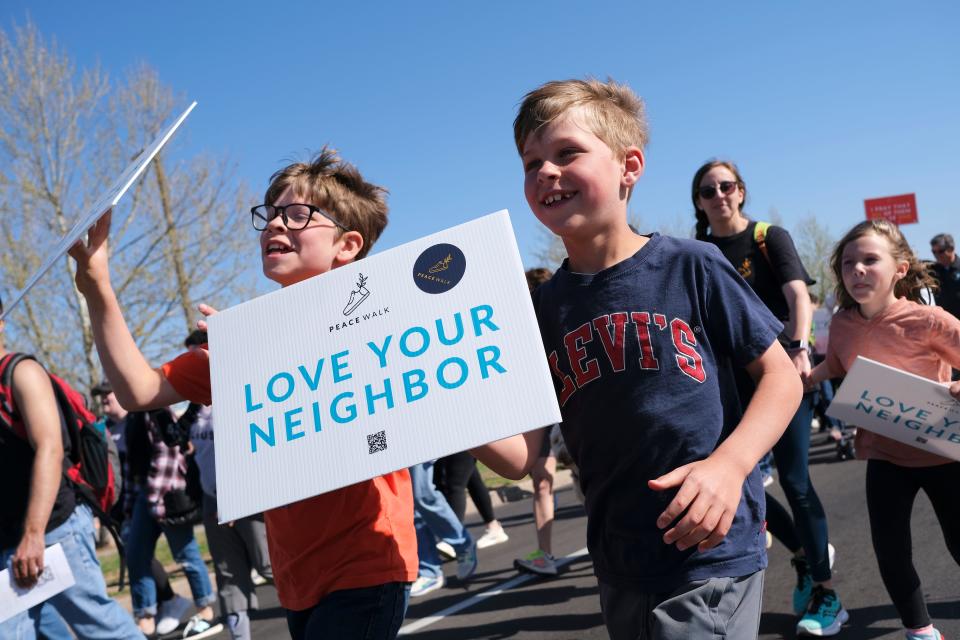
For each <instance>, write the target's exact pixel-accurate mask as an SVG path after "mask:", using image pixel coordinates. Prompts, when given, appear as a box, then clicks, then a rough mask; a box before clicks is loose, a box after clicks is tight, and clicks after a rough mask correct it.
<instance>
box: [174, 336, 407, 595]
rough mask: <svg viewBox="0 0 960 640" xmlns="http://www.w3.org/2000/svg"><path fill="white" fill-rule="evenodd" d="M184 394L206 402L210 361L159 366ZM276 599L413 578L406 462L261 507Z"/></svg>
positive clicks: (188, 357) (185, 358)
mask: <svg viewBox="0 0 960 640" xmlns="http://www.w3.org/2000/svg"><path fill="white" fill-rule="evenodd" d="M161 369H162V371H163V374H164V376H166V378H167V380H168V381H169V382H170V384H171V385H173V388H174V389H176V390H177V392H178V393H179V394H180V395H182V396H183V397H184V398H187V399H189V400H192V401H194V402H202V403H204V404H210V402H211V399H210V364H209V361H208V359H207V358H206V357H204V356H202V355H200V354H198V353H194V352H187V353H184V354H182V355H180V356H178V357H177V358H175V359H174V360H171V361H170V362H168V363H166V364H165V365H163V367H162V368H161ZM264 520H265V521H266V525H267V544H268V546H269V549H270V561H271V562H272V563H273V576H274V581H275V583H276V586H277V593H278V595H279V596H280V604H282V605H283V606H284V607H285V608H287V609H291V610H293V611H303V610H304V609H309V608H310V607H312V606H314V605H316V604H317V603H318V602H319V601H320V599H321V598H323V597H324V596H326V595H327V594H329V593H332V592H333V591H339V590H342V589H358V588H361V587H372V586H375V585H378V584H385V583H387V582H412V581H414V580H416V578H417V534H416V530H415V529H414V527H413V488H412V486H411V483H410V473H409V472H408V471H407V470H406V469H402V470H400V471H394V472H393V473H388V474H386V475H383V476H380V477H378V478H374V479H372V480H365V481H363V482H358V483H357V484H354V485H350V486H349V487H343V488H342V489H337V490H335V491H330V492H328V493H323V494H320V495H319V496H315V497H313V498H308V499H307V500H301V501H300V502H295V503H293V504H290V505H287V506H285V507H278V508H276V509H271V510H270V511H267V512H266V513H265V514H264Z"/></svg>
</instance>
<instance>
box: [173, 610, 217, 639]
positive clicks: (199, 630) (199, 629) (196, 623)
mask: <svg viewBox="0 0 960 640" xmlns="http://www.w3.org/2000/svg"><path fill="white" fill-rule="evenodd" d="M221 631H223V623H222V622H216V621H213V622H211V621H210V620H204V619H203V618H202V617H200V616H199V615H195V616H193V617H192V618H190V621H189V622H187V626H186V627H184V628H183V636H181V637H183V638H193V640H200V639H201V638H209V637H210V636H215V635H217V634H218V633H220V632H221Z"/></svg>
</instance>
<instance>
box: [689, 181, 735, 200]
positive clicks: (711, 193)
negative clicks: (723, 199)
mask: <svg viewBox="0 0 960 640" xmlns="http://www.w3.org/2000/svg"><path fill="white" fill-rule="evenodd" d="M737 186H738V185H737V183H736V182H733V181H731V180H724V181H723V182H721V183H720V184H719V187H720V193H722V194H723V195H725V196H728V195H730V194H731V193H733V190H734V189H736V188H737ZM697 195H699V196H700V197H701V198H703V199H704V200H713V199H714V198H715V197H716V196H717V187H700V188H699V189H697Z"/></svg>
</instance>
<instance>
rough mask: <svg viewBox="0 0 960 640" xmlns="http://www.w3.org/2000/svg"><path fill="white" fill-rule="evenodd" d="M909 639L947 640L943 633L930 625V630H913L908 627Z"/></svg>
mask: <svg viewBox="0 0 960 640" xmlns="http://www.w3.org/2000/svg"><path fill="white" fill-rule="evenodd" d="M907 640H947V639H946V638H944V637H943V634H941V633H940V631H939V630H937V629H936V628H934V627H930V630H929V631H911V630H909V629H907Z"/></svg>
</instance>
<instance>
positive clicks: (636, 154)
mask: <svg viewBox="0 0 960 640" xmlns="http://www.w3.org/2000/svg"><path fill="white" fill-rule="evenodd" d="M645 164H646V160H645V158H644V157H643V151H641V150H640V148H639V147H633V146H630V147H627V148H626V150H625V151H624V157H623V176H622V177H621V179H620V182H621V184H622V185H623V186H624V187H633V185H635V184H636V183H637V181H638V180H639V179H640V176H642V175H643V167H644V165H645Z"/></svg>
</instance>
